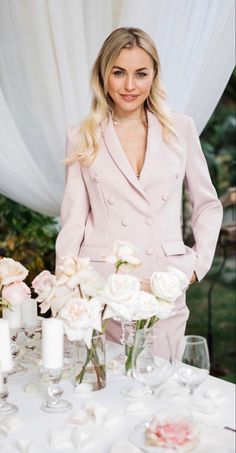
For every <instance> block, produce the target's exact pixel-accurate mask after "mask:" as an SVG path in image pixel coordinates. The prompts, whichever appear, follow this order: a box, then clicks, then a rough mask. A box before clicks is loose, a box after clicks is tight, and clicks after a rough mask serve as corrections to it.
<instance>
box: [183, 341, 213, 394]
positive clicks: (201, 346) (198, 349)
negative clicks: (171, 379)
mask: <svg viewBox="0 0 236 453" xmlns="http://www.w3.org/2000/svg"><path fill="white" fill-rule="evenodd" d="M179 355H180V357H181V358H180V360H177V361H176V372H175V376H176V378H177V380H178V382H179V383H180V384H181V385H182V386H184V387H186V388H187V389H188V392H189V395H193V394H194V391H195V389H196V388H197V387H198V386H199V385H200V384H202V382H203V381H204V380H205V379H206V377H207V376H208V374H209V371H210V359H209V352H208V347H207V342H206V339H205V338H204V337H201V336H199V335H187V336H185V337H184V338H183V339H182V340H181V342H180V345H179Z"/></svg>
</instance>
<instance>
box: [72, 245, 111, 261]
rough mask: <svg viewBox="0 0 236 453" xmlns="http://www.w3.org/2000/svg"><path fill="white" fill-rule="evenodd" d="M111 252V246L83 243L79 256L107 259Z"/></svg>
mask: <svg viewBox="0 0 236 453" xmlns="http://www.w3.org/2000/svg"><path fill="white" fill-rule="evenodd" d="M109 254H111V250H110V248H109V247H95V246H87V245H86V246H84V247H83V245H82V247H81V250H80V253H79V257H80V258H85V257H87V258H90V260H91V261H101V262H102V261H105V258H106V257H107V256H108V255H109Z"/></svg>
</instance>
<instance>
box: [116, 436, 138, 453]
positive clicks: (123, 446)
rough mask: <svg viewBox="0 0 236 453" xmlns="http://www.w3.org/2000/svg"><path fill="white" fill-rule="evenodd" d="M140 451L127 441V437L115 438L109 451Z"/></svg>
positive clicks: (124, 452) (128, 452)
mask: <svg viewBox="0 0 236 453" xmlns="http://www.w3.org/2000/svg"><path fill="white" fill-rule="evenodd" d="M121 452H122V453H141V450H140V449H139V448H138V447H136V446H135V445H133V444H131V443H130V442H128V440H127V439H120V440H117V441H116V442H115V443H114V444H113V445H112V447H111V450H110V451H109V453H121Z"/></svg>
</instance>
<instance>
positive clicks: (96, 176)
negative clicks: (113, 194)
mask: <svg viewBox="0 0 236 453" xmlns="http://www.w3.org/2000/svg"><path fill="white" fill-rule="evenodd" d="M93 180H94V181H95V182H99V176H98V175H97V174H95V175H93Z"/></svg>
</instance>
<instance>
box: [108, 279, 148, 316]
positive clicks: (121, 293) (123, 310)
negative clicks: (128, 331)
mask: <svg viewBox="0 0 236 453" xmlns="http://www.w3.org/2000/svg"><path fill="white" fill-rule="evenodd" d="M139 290H140V282H139V279H138V278H137V277H134V276H131V275H126V274H111V275H110V276H109V277H108V280H107V284H106V286H105V289H104V291H103V293H102V299H103V300H104V302H105V304H106V305H107V307H106V310H105V313H104V319H107V318H113V317H118V318H122V319H126V320H128V321H131V320H132V319H133V313H134V310H135V304H136V302H135V300H136V299H137V294H138V292H139Z"/></svg>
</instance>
